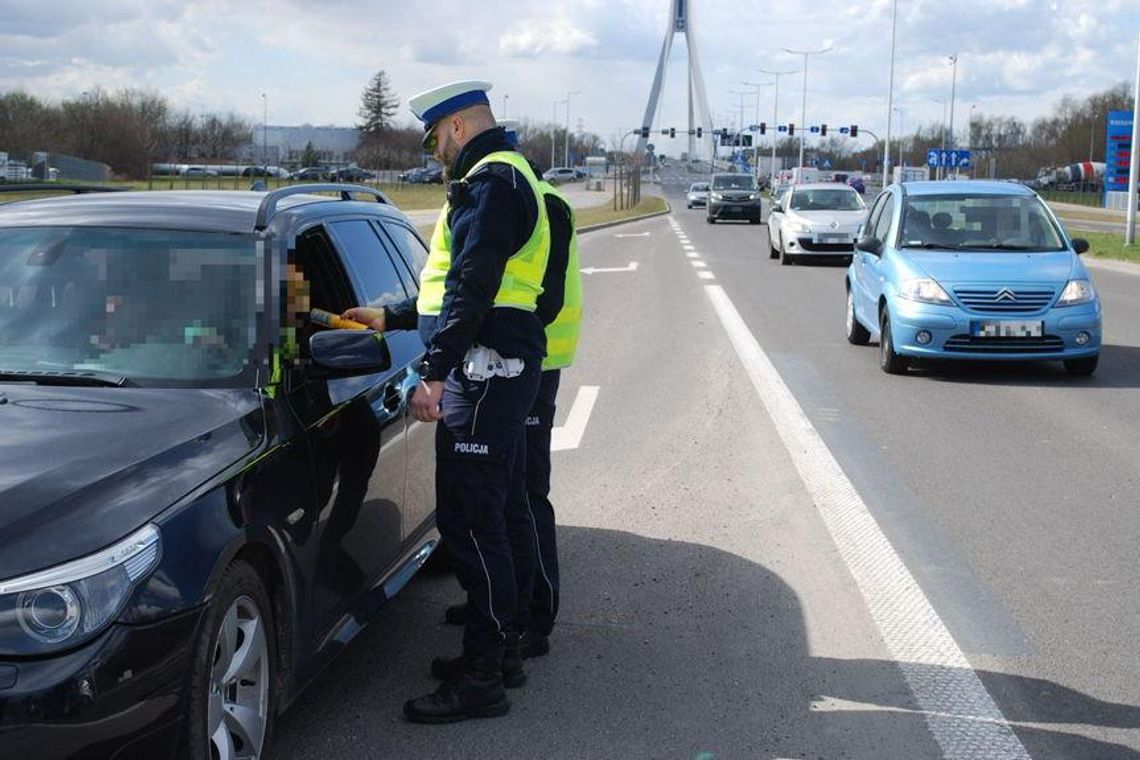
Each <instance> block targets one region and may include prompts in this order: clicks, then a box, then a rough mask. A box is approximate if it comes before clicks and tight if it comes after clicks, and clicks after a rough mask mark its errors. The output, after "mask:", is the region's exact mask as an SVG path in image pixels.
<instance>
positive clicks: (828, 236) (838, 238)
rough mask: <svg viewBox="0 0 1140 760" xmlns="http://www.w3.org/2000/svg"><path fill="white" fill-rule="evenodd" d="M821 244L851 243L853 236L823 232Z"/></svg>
mask: <svg viewBox="0 0 1140 760" xmlns="http://www.w3.org/2000/svg"><path fill="white" fill-rule="evenodd" d="M819 242H821V243H850V242H851V236H850V235H848V234H847V233H846V232H822V233H820V235H819Z"/></svg>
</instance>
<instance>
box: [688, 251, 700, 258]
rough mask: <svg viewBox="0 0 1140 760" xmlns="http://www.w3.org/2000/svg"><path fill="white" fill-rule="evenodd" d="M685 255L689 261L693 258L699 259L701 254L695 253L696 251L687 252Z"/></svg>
mask: <svg viewBox="0 0 1140 760" xmlns="http://www.w3.org/2000/svg"><path fill="white" fill-rule="evenodd" d="M685 255H686V256H688V257H689V258H690V259H695V258H699V257H700V255H701V254H699V253H697V252H696V251H689V252H688V253H686V254H685Z"/></svg>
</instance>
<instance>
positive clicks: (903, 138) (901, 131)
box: [887, 106, 906, 168]
mask: <svg viewBox="0 0 1140 760" xmlns="http://www.w3.org/2000/svg"><path fill="white" fill-rule="evenodd" d="M893 110H895V111H898V114H899V166H902V167H904V168H905V167H906V164H904V163H903V142H905V140H906V136H905V135H903V132H905V131H906V130H905V128H904V127H903V109H901V108H899V107H898V106H895V107H894V109H893ZM887 152H888V153H889V152H890V151H889V150H888V151H887Z"/></svg>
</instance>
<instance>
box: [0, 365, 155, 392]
mask: <svg viewBox="0 0 1140 760" xmlns="http://www.w3.org/2000/svg"><path fill="white" fill-rule="evenodd" d="M0 382H9V383H12V382H15V383H35V384H36V385H72V386H86V387H115V388H122V387H124V386H133V385H134V383H132V382H131V381H130V380H128V379H127V378H126V377H125V376H123V375H116V374H113V373H111V372H93V371H91V370H82V371H74V372H42V371H30V370H21V369H0Z"/></svg>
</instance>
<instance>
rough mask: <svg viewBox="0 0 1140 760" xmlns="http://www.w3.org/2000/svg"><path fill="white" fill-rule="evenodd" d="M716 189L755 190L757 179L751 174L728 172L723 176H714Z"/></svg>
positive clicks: (713, 184) (713, 182)
mask: <svg viewBox="0 0 1140 760" xmlns="http://www.w3.org/2000/svg"><path fill="white" fill-rule="evenodd" d="M712 186H713V189H715V190H755V189H756V181H755V180H754V179H753V178H752V175H750V174H726V175H725V176H723V177H713V181H712Z"/></svg>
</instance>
